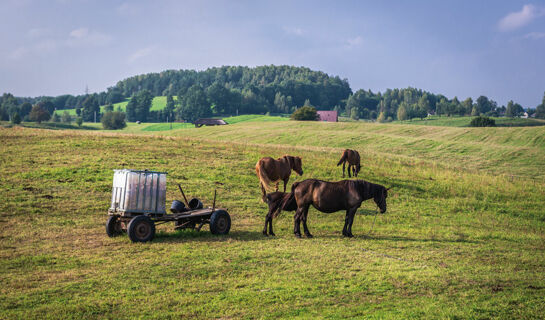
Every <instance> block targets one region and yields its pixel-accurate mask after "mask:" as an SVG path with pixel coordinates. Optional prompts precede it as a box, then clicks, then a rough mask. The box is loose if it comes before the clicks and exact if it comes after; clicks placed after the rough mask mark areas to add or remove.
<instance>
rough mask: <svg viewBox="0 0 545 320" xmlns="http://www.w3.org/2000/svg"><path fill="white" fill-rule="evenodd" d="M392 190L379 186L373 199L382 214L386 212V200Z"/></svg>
mask: <svg viewBox="0 0 545 320" xmlns="http://www.w3.org/2000/svg"><path fill="white" fill-rule="evenodd" d="M390 189H391V188H388V189H386V188H385V187H383V186H379V187H378V188H377V189H376V190H375V195H374V197H373V200H375V203H376V204H377V206H378V207H379V209H380V213H385V212H386V198H388V190H390Z"/></svg>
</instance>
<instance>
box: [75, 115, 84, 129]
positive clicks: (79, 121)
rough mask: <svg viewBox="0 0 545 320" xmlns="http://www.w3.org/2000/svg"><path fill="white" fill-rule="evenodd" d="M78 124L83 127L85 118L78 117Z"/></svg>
mask: <svg viewBox="0 0 545 320" xmlns="http://www.w3.org/2000/svg"><path fill="white" fill-rule="evenodd" d="M76 124H77V125H78V127H81V125H82V124H83V118H82V117H78V118H77V119H76Z"/></svg>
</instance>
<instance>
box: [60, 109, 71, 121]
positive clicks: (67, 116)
mask: <svg viewBox="0 0 545 320" xmlns="http://www.w3.org/2000/svg"><path fill="white" fill-rule="evenodd" d="M61 121H62V122H64V123H70V122H72V117H71V116H70V114H69V113H68V111H64V113H63V114H62V116H61Z"/></svg>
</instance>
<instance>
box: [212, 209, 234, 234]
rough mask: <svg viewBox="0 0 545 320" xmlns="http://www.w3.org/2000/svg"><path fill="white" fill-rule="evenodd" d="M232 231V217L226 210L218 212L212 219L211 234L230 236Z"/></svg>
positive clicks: (213, 214)
mask: <svg viewBox="0 0 545 320" xmlns="http://www.w3.org/2000/svg"><path fill="white" fill-rule="evenodd" d="M230 229H231V217H230V216H229V214H228V213H227V211H225V210H217V211H214V213H212V216H211V217H210V232H212V234H228V233H229V230H230Z"/></svg>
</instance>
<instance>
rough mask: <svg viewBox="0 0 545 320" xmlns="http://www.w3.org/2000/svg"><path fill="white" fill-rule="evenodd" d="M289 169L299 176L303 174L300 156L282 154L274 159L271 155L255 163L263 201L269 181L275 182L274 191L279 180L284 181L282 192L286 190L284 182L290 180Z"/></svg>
mask: <svg viewBox="0 0 545 320" xmlns="http://www.w3.org/2000/svg"><path fill="white" fill-rule="evenodd" d="M291 170H293V171H295V172H296V173H297V174H298V175H300V176H301V175H303V167H302V162H301V158H300V157H293V156H283V157H282V158H279V159H276V160H275V159H273V158H271V157H265V158H261V159H260V160H259V161H258V162H257V163H256V165H255V172H256V173H257V176H258V177H259V182H260V184H261V192H262V193H263V197H262V199H263V201H265V195H266V194H267V192H266V189H269V186H270V184H271V183H274V182H276V191H278V183H279V181H280V180H282V181H284V192H286V184H287V183H288V181H289V180H290V175H291Z"/></svg>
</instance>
